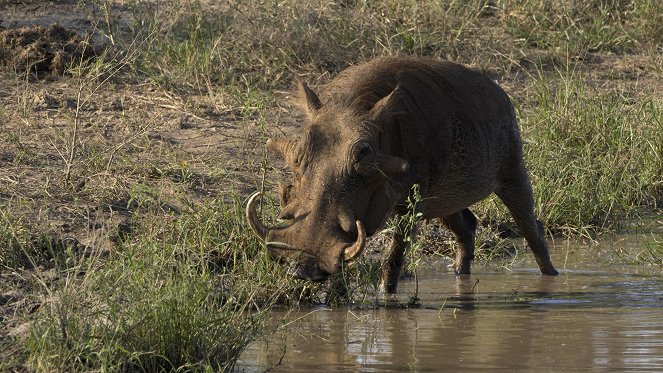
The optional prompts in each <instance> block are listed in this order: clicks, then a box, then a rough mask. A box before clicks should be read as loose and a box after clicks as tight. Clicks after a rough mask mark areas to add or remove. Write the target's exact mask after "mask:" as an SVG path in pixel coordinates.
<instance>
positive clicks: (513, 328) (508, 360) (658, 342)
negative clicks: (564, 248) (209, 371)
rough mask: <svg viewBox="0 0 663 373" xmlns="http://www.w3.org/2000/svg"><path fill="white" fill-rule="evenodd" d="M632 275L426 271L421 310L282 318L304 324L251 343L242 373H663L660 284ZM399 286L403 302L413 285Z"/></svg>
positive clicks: (310, 313)
mask: <svg viewBox="0 0 663 373" xmlns="http://www.w3.org/2000/svg"><path fill="white" fill-rule="evenodd" d="M524 267H525V268H533V267H532V266H530V265H528V264H527V263H525V265H524ZM590 267H591V266H590ZM634 272H635V271H623V270H622V268H620V270H619V271H615V272H612V271H608V270H606V269H601V268H600V267H591V268H588V267H587V266H585V268H581V267H580V266H576V267H574V269H567V270H565V271H563V273H562V274H561V275H560V276H559V277H555V278H551V277H543V276H540V275H539V274H538V272H537V271H534V270H519V271H518V270H516V271H514V272H505V271H490V270H485V269H484V270H483V271H477V272H476V273H475V274H473V275H472V276H469V277H466V278H456V277H454V276H453V275H451V274H450V273H448V272H446V271H445V270H444V269H441V268H435V266H430V267H428V270H423V271H422V272H421V273H420V275H419V294H418V296H419V298H420V299H421V304H422V306H423V307H422V308H418V309H407V308H384V307H380V308H376V309H360V310H355V309H347V308H337V309H327V308H320V309H314V310H307V311H303V312H300V313H298V314H290V315H285V314H274V318H275V320H280V319H282V318H284V317H285V318H288V319H294V318H297V317H301V318H302V319H301V320H300V321H298V322H296V323H293V324H292V326H291V327H289V328H288V329H287V330H286V331H283V332H280V333H277V334H276V335H274V336H272V337H271V338H270V340H269V341H261V342H259V343H256V344H254V345H253V346H252V347H251V348H250V349H249V350H248V351H247V352H246V353H245V354H244V356H243V361H242V362H241V364H240V367H239V369H240V370H244V371H264V370H266V369H269V368H270V367H272V366H273V365H275V364H278V363H279V361H280V364H278V365H277V366H276V367H274V368H273V370H272V371H276V372H298V371H300V372H304V371H306V372H309V371H312V370H316V371H353V372H355V371H361V372H384V371H417V372H426V371H431V372H437V371H444V370H456V369H466V370H469V371H493V370H496V369H508V370H526V371H534V370H545V371H562V370H571V371H588V370H591V371H663V280H662V279H661V278H660V277H659V276H646V275H637V274H633V273H634ZM400 289H401V291H402V294H401V296H400V298H401V301H403V302H407V300H408V297H410V296H412V295H413V291H414V283H413V281H405V282H404V283H402V284H401V286H400ZM281 357H283V359H282V360H280V359H281Z"/></svg>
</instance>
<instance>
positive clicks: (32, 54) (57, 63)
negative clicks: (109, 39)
mask: <svg viewBox="0 0 663 373" xmlns="http://www.w3.org/2000/svg"><path fill="white" fill-rule="evenodd" d="M89 39H90V38H89V37H80V36H78V35H77V34H75V33H74V32H72V31H70V30H67V29H65V28H64V27H62V26H60V25H58V24H53V25H51V26H49V27H48V28H45V27H43V26H38V25H37V26H30V27H22V28H18V29H7V30H4V29H3V30H0V66H4V67H10V68H13V69H14V70H15V71H31V72H32V73H34V74H35V75H36V77H38V78H44V77H46V76H47V75H48V74H49V73H50V74H51V75H59V74H62V73H64V72H65V71H66V69H67V68H68V67H69V66H71V65H72V64H76V63H79V62H81V61H87V60H90V59H91V58H94V57H96V56H98V55H99V53H100V52H101V51H100V50H98V49H99V48H95V47H93V46H92V45H91V44H90V42H89Z"/></svg>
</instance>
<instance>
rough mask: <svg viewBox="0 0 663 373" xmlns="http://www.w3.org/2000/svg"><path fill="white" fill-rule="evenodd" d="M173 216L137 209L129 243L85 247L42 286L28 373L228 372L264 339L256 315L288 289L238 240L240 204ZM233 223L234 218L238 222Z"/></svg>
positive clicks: (285, 299) (289, 284) (241, 234)
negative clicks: (109, 248) (105, 248)
mask: <svg viewBox="0 0 663 373" xmlns="http://www.w3.org/2000/svg"><path fill="white" fill-rule="evenodd" d="M237 206H238V204H237V203H236V204H234V205H233V204H231V205H227V204H225V203H222V202H218V201H217V202H213V203H211V204H209V205H204V206H199V207H197V208H195V209H194V211H192V212H191V213H190V214H186V215H183V216H164V215H163V214H160V216H155V215H150V213H149V212H145V211H143V212H142V215H141V216H139V217H136V218H137V219H136V221H139V222H140V223H139V224H138V226H137V227H136V228H135V229H136V230H137V231H136V233H135V234H134V235H132V237H131V239H127V240H126V241H125V242H123V243H122V244H121V245H120V247H119V248H118V250H117V251H115V252H113V253H111V254H110V256H109V257H108V258H106V259H102V256H101V255H100V252H95V250H94V248H90V252H89V253H87V255H82V256H77V258H78V259H77V260H76V261H74V262H69V263H70V265H69V266H68V268H67V269H66V270H65V271H63V272H62V273H63V278H62V280H61V281H59V282H58V283H57V284H53V285H47V284H44V286H43V291H44V292H45V294H44V297H45V303H44V304H43V305H42V307H41V309H40V310H39V312H38V313H37V315H36V318H35V320H34V322H33V325H32V327H31V330H30V335H29V337H28V340H27V343H26V344H25V349H26V350H27V355H28V359H27V360H28V366H29V367H31V368H32V369H35V370H37V371H83V370H94V371H170V370H185V371H192V370H195V371H229V370H232V368H233V367H234V365H235V363H236V361H237V359H238V357H239V354H240V353H241V352H242V351H243V350H244V348H245V347H246V346H247V345H248V344H249V343H250V342H252V341H254V340H255V339H257V338H259V337H260V336H262V335H263V334H265V333H268V332H269V328H268V327H267V325H266V324H265V322H264V321H265V316H266V313H267V312H268V311H269V310H270V309H271V308H272V307H273V306H274V305H275V304H282V305H287V304H288V303H290V302H298V301H299V300H300V297H301V294H303V293H306V291H305V288H306V285H300V284H299V285H296V284H295V282H294V281H292V280H291V279H289V278H288V277H287V276H286V273H285V272H286V271H285V270H284V269H283V268H281V266H279V265H278V264H276V263H274V262H273V261H271V260H269V258H267V255H266V252H264V251H263V250H257V249H259V248H260V247H261V245H259V244H258V243H257V242H256V241H255V239H253V238H251V237H250V236H248V230H247V229H246V228H247V227H246V226H244V224H243V222H242V220H241V219H239V216H238V215H237V214H236V213H237V212H238V209H239V210H241V204H240V205H239V207H237ZM240 216H241V215H240Z"/></svg>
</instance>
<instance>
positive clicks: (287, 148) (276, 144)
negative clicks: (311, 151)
mask: <svg viewBox="0 0 663 373" xmlns="http://www.w3.org/2000/svg"><path fill="white" fill-rule="evenodd" d="M267 148H268V149H270V150H272V151H274V152H276V153H278V154H280V155H281V156H282V157H283V159H285V162H286V163H287V164H288V165H289V166H290V167H293V168H294V167H297V166H298V164H297V141H295V140H288V139H279V138H271V139H268V140H267Z"/></svg>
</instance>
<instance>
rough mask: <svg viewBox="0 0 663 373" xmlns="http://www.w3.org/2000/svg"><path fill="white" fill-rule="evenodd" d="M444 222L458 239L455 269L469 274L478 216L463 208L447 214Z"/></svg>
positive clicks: (457, 271) (459, 272)
mask: <svg viewBox="0 0 663 373" xmlns="http://www.w3.org/2000/svg"><path fill="white" fill-rule="evenodd" d="M442 222H443V223H444V225H446V226H447V228H449V229H450V230H451V231H452V232H453V233H454V235H456V239H457V240H458V251H456V261H455V263H454V271H455V272H456V274H459V275H469V274H470V267H471V265H472V260H473V259H474V238H475V237H476V230H477V218H476V217H475V216H474V214H473V213H472V211H470V210H469V209H463V210H462V211H460V212H457V213H455V214H452V215H449V216H445V217H444V218H442Z"/></svg>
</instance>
